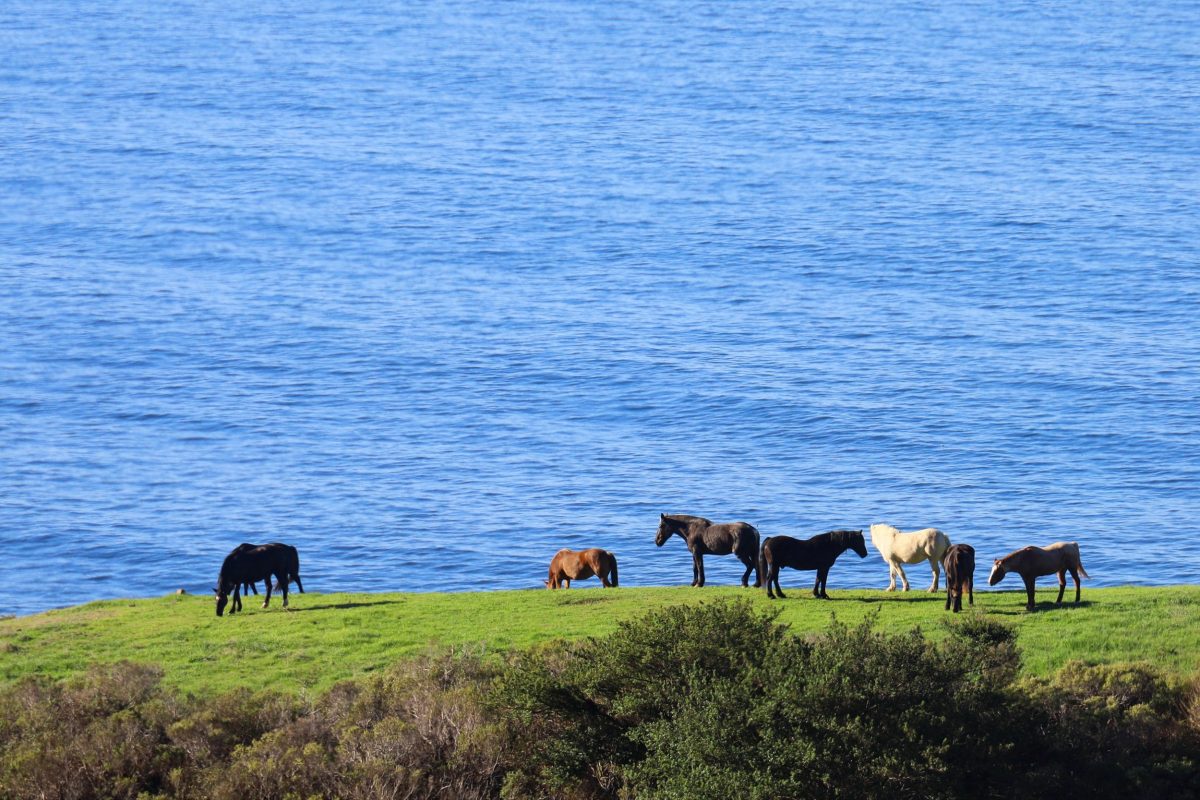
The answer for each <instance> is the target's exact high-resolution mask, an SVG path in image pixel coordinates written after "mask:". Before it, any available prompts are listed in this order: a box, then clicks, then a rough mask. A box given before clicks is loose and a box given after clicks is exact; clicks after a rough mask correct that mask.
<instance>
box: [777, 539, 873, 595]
mask: <svg viewBox="0 0 1200 800" xmlns="http://www.w3.org/2000/svg"><path fill="white" fill-rule="evenodd" d="M847 550H853V551H854V552H855V553H858V557H859V558H866V557H867V544H866V542H864V541H863V535H862V531H846V530H839V531H829V532H828V533H818V534H817V535H816V536H814V537H812V538H811V539H805V540H803V541H801V540H800V539H793V538H792V537H791V536H768V537H767V538H766V539H765V540H763V545H762V558H761V563H760V564H759V567H758V573H759V575H761V576H762V577H763V582H764V583H766V585H767V597H770V598H772V599H774V597H775V595H779V596H780V597H784V596H785V595H784V594H783V589H782V588H780V586H779V568H780V567H791V568H792V569H815V570H816V571H817V579H816V581H815V582H814V583H813V597H819V598H821V599H822V600H828V599H829V595H828V594H826V593H825V582H826V580H828V578H829V568H830V567H832V566H833V562H834V561H836V560H837V557H838V556H840V555H841V554H842V553H844V552H846V551H847ZM772 584H774V585H775V590H774V591H771V585H772Z"/></svg>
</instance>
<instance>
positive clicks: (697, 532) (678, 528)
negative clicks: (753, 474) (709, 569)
mask: <svg viewBox="0 0 1200 800" xmlns="http://www.w3.org/2000/svg"><path fill="white" fill-rule="evenodd" d="M675 534H679V537H680V538H681V539H683V541H684V542H685V543H686V544H687V547H688V550H690V551H691V552H692V586H703V585H704V556H705V554H710V555H714V556H727V555H729V554H730V553H733V554H734V555H735V556H737V559H738V561H741V562H742V563H743V564H745V565H746V571H745V572H744V573H743V574H742V586H748V585H749V584H748V583H747V581H748V579H749V578H750V573H751V572H753V573H754V586H755V588H757V587H758V586H759V585H760V584H761V580H762V576H761V575H760V574H759V572H758V530H757V529H756V528H755V527H754V526H753V525H750V524H748V523H745V522H725V523H722V524H720V525H714V524H713V522H712V520H708V519H705V518H704V517H693V516H690V515H688V514H659V515H658V533H656V534H655V536H654V543H655V544H656V545H658V546H659V547H662V546H663V545H664V544H666V542H667V540H668V539H670V538H671V537H672V536H674V535H675Z"/></svg>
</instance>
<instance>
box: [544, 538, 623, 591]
mask: <svg viewBox="0 0 1200 800" xmlns="http://www.w3.org/2000/svg"><path fill="white" fill-rule="evenodd" d="M593 575H595V576H597V577H599V578H600V585H601V586H604V587H606V588H607V587H609V586H612V587H614V588H615V587H616V585H617V557H616V556H614V555H613V554H612V553H610V552H608V551H607V550H601V549H600V548H599V547H591V548H588V549H587V550H580V551H578V552H576V551H575V550H567V549H566V548H564V549H562V550H559V551H558V552H557V553H555V554H554V558H553V559H551V560H550V579H549V580H548V581H546V588H547V589H557V588H558V587H559V586H562V587H563V588H564V589H570V588H571V581H582V580H585V579H587V578H590V577H592V576H593Z"/></svg>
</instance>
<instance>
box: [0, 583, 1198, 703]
mask: <svg viewBox="0 0 1200 800" xmlns="http://www.w3.org/2000/svg"><path fill="white" fill-rule="evenodd" d="M797 575H799V574H798V573H797ZM810 575H811V573H806V574H805V575H804V577H802V578H801V577H797V578H791V580H790V581H789V577H790V575H789V573H788V572H785V573H784V575H783V579H784V582H785V583H786V584H788V588H789V591H788V595H789V597H788V599H787V600H776V601H771V600H768V599H767V598H766V595H765V592H763V591H761V590H760V591H755V590H752V589H742V588H740V587H736V586H707V587H705V588H704V589H703V590H696V589H691V588H688V587H633V588H621V589H618V590H612V589H600V588H599V587H596V586H595V585H594V582H593V586H592V588H580V589H570V590H568V591H557V592H552V591H546V590H544V589H543V590H539V591H497V592H462V593H395V594H383V593H380V594H318V593H315V592H309V593H307V594H303V595H301V594H297V593H293V594H292V609H291V610H290V611H286V612H285V611H283V610H282V609H280V608H279V607H278V603H279V601H278V599H275V600H272V605H271V608H269V609H266V610H263V609H260V608H259V607H258V605H257V603H255V602H252V601H248V602H247V603H246V610H245V611H243V612H242V613H240V614H235V615H233V616H229V615H226V616H225V617H224V618H218V617H217V616H216V615H215V613H214V600H213V598H212V597H211V596H192V595H183V596H177V595H169V596H167V597H162V598H156V599H146V600H104V601H99V602H94V603H88V604H86V605H82V606H76V607H73V608H66V609H60V610H56V611H49V612H46V613H42V614H35V615H32V616H26V617H16V618H11V619H7V620H0V684H5V683H12V682H13V681H15V680H18V679H20V678H22V677H24V676H29V675H42V676H46V677H53V678H65V677H69V676H72V675H77V674H79V673H81V672H83V671H84V670H86V669H87V668H88V667H89V666H91V665H93V664H97V663H99V664H104V663H115V662H118V661H124V660H128V661H133V662H138V663H147V664H154V665H155V666H156V667H158V668H159V669H161V670H162V680H163V682H164V684H166V685H167V686H169V687H171V688H173V689H178V690H180V691H183V692H194V693H213V692H220V691H226V690H229V689H233V688H239V687H240V688H247V689H250V690H259V689H266V688H271V689H276V690H280V691H288V692H296V691H299V692H310V693H312V692H320V691H322V690H324V689H328V688H329V687H330V686H333V685H334V684H335V683H338V682H339V681H343V680H348V679H352V678H360V677H364V676H367V675H370V674H372V673H375V672H379V671H381V670H384V669H386V668H387V667H389V666H390V665H392V664H393V663H395V662H396V661H398V660H401V659H405V658H411V657H414V656H417V655H421V654H423V653H426V652H429V651H430V650H431V649H433V650H436V649H438V648H447V647H454V648H467V649H469V650H472V651H475V652H479V653H481V654H483V656H484V657H485V658H488V657H499V655H500V654H502V653H505V652H509V651H513V650H521V649H526V648H529V647H531V646H535V645H539V644H543V643H547V642H552V641H557V640H580V639H584V638H587V637H597V636H606V635H608V634H611V633H612V632H614V631H615V630H616V629H617V627H618V625H619V624H620V623H621V622H623V621H628V620H631V619H634V618H635V617H638V616H640V615H641V614H643V613H645V612H646V611H648V610H651V609H656V608H664V607H668V606H672V605H679V604H687V605H695V604H698V603H709V602H712V601H714V600H718V599H735V598H738V599H747V600H748V601H749V602H751V603H752V604H753V605H754V607H756V608H759V609H763V610H766V609H768V608H770V609H775V610H778V611H779V622H780V623H782V624H786V625H788V626H790V627H791V629H792V630H793V631H795V632H796V633H798V634H809V633H816V632H819V631H821V630H824V629H825V628H827V627H828V626H829V622H830V619H831V617H833V616H836V618H837V619H838V620H839V621H841V622H844V623H846V624H849V625H856V624H858V623H859V622H861V621H862V620H863V619H865V618H867V617H868V616H873V617H874V618H875V620H876V625H877V627H878V628H879V629H880V630H881V631H890V632H903V631H907V630H910V629H912V628H914V627H920V628H921V629H922V630H923V631H924V633H925V635H926V636H928V637H930V638H932V639H934V640H938V639H940V638H942V637H943V636H944V635H945V633H944V630H943V628H942V626H941V625H942V620H943V619H944V618H945V617H946V616H947V615H946V614H945V612H944V611H943V606H944V604H945V595H944V594H940V593H939V594H933V593H928V592H924V591H911V592H907V593H896V592H891V593H887V592H881V591H878V590H857V591H844V590H839V589H837V588H836V587H835V588H833V589H832V590H831V592H830V594H831V597H832V598H833V599H832V600H831V601H828V602H826V601H817V600H814V599H813V598H812V596H811V594H810V592H809V588H810V586H811V584H810V583H808V581H810V580H811V578H810V577H809V576H810ZM1056 595H1057V588H1056V587H1051V586H1043V587H1042V588H1041V589H1040V590H1039V591H1038V603H1039V604H1038V608H1039V610H1038V611H1036V612H1034V613H1032V614H1031V613H1026V611H1025V608H1024V605H1025V593H1024V591H1023V590H1014V591H977V592H976V593H975V605H974V606H967V609H968V610H969V611H971V612H974V613H985V614H987V615H988V616H990V617H994V618H996V619H998V620H1000V621H1004V622H1006V623H1011V624H1012V625H1014V630H1015V631H1016V636H1017V643H1018V645H1019V646H1020V647H1021V650H1022V654H1023V656H1022V664H1023V667H1022V668H1023V670H1024V672H1025V673H1027V674H1030V675H1042V676H1044V675H1049V674H1051V673H1053V672H1054V671H1055V670H1057V669H1059V668H1061V667H1062V666H1063V665H1064V664H1066V663H1067V662H1069V661H1072V660H1078V661H1083V662H1085V663H1091V664H1112V663H1122V662H1133V661H1145V662H1149V663H1152V664H1154V665H1155V666H1156V667H1157V668H1159V669H1162V670H1165V671H1167V672H1170V673H1174V674H1180V675H1190V674H1192V673H1193V672H1196V671H1197V670H1200V587H1197V586H1172V587H1119V588H1105V589H1092V588H1087V589H1085V591H1084V593H1083V602H1082V603H1081V604H1080V605H1078V606H1075V605H1072V604H1071V603H1069V602H1068V603H1064V604H1063V605H1062V606H1055V605H1054V603H1053V600H1054V598H1055V596H1056ZM254 599H261V598H254Z"/></svg>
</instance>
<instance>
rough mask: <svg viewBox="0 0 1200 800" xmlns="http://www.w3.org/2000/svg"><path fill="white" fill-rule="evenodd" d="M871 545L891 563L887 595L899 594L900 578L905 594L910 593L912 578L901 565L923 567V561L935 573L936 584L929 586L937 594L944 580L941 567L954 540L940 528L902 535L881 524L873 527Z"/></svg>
mask: <svg viewBox="0 0 1200 800" xmlns="http://www.w3.org/2000/svg"><path fill="white" fill-rule="evenodd" d="M871 544H873V545H875V549H876V550H878V551H879V554H880V555H881V556H883V560H884V561H886V562H887V565H888V586H887V591H889V592H894V591H896V576H897V575H899V576H900V580H901V582H902V584H903V586H904V591H906V592H907V591H908V576H907V575H905V574H904V568H903V566H901V565H902V564H919V563H921V562H922V561H928V562H929V566H930V568H932V569H933V583H931V584H930V585H929V591H931V592H936V591H937V589H938V578H939V576H940V572H939V570H938V564H939V563H940V562H941V560H942V556H943V555H945V554H946V548H947V547H949V546H950V538H949V537H948V536H946V534H944V533H942V532H941V531H939V530H938V529H937V528H922V529H921V530H919V531H912V532H911V533H902V532H901V531H900V530H899V529H898V528H894V527H892V526H891V525H883V524H878V525H872V526H871Z"/></svg>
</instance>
